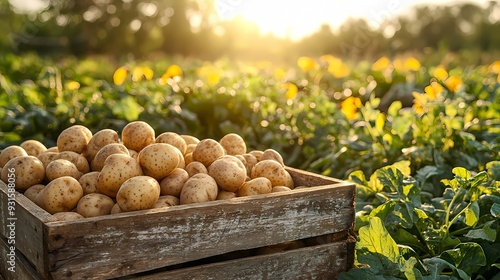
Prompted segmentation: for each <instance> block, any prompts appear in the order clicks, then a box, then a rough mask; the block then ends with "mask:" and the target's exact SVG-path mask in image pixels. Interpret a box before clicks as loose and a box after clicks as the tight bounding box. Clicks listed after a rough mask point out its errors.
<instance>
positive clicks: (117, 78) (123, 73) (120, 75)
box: [113, 67, 128, 86]
mask: <svg viewBox="0 0 500 280" xmlns="http://www.w3.org/2000/svg"><path fill="white" fill-rule="evenodd" d="M127 74H128V70H127V68H125V67H120V68H118V69H116V71H115V73H113V82H114V83H115V85H117V86H119V85H122V84H123V82H125V79H126V78H127Z"/></svg>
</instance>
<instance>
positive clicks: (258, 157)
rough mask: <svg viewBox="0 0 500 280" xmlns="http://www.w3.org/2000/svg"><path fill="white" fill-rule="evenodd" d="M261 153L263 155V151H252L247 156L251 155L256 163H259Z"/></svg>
mask: <svg viewBox="0 0 500 280" xmlns="http://www.w3.org/2000/svg"><path fill="white" fill-rule="evenodd" d="M263 153H264V152H263V151H259V150H253V151H251V152H249V154H251V155H253V156H254V157H255V158H256V159H257V161H260V158H261V157H262V154H263Z"/></svg>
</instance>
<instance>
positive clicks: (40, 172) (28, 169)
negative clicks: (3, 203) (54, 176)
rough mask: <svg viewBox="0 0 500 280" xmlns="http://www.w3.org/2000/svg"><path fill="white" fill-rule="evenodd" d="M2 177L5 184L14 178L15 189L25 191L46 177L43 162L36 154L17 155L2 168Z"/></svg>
mask: <svg viewBox="0 0 500 280" xmlns="http://www.w3.org/2000/svg"><path fill="white" fill-rule="evenodd" d="M12 174H13V175H12ZM1 178H2V181H4V183H5V184H8V183H9V178H10V179H11V181H12V178H14V179H15V182H14V185H15V189H16V190H17V191H25V190H27V189H28V188H29V187H31V186H33V185H36V184H40V183H41V182H42V181H43V179H45V168H44V167H43V163H42V162H41V161H40V160H39V159H38V158H36V157H34V156H20V157H15V158H13V159H11V160H9V161H8V162H7V163H6V164H5V166H4V167H3V168H2V174H1Z"/></svg>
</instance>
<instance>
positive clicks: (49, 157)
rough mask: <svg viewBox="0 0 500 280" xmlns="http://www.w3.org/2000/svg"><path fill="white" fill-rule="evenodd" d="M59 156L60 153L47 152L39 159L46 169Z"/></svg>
mask: <svg viewBox="0 0 500 280" xmlns="http://www.w3.org/2000/svg"><path fill="white" fill-rule="evenodd" d="M58 154H59V153H56V152H49V151H47V152H43V153H41V154H39V155H38V156H37V158H38V159H39V160H40V161H41V162H42V163H43V166H44V168H46V167H47V165H49V163H50V162H51V161H53V160H54V158H55V157H56V156H57V155H58Z"/></svg>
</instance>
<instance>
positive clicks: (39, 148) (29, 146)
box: [20, 140, 47, 157]
mask: <svg viewBox="0 0 500 280" xmlns="http://www.w3.org/2000/svg"><path fill="white" fill-rule="evenodd" d="M20 146H21V148H23V149H24V150H25V151H26V153H28V155H29V156H35V157H36V156H38V155H39V154H41V153H43V152H45V151H47V147H45V145H44V144H42V142H40V141H37V140H26V141H24V142H22V143H21V144H20Z"/></svg>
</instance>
